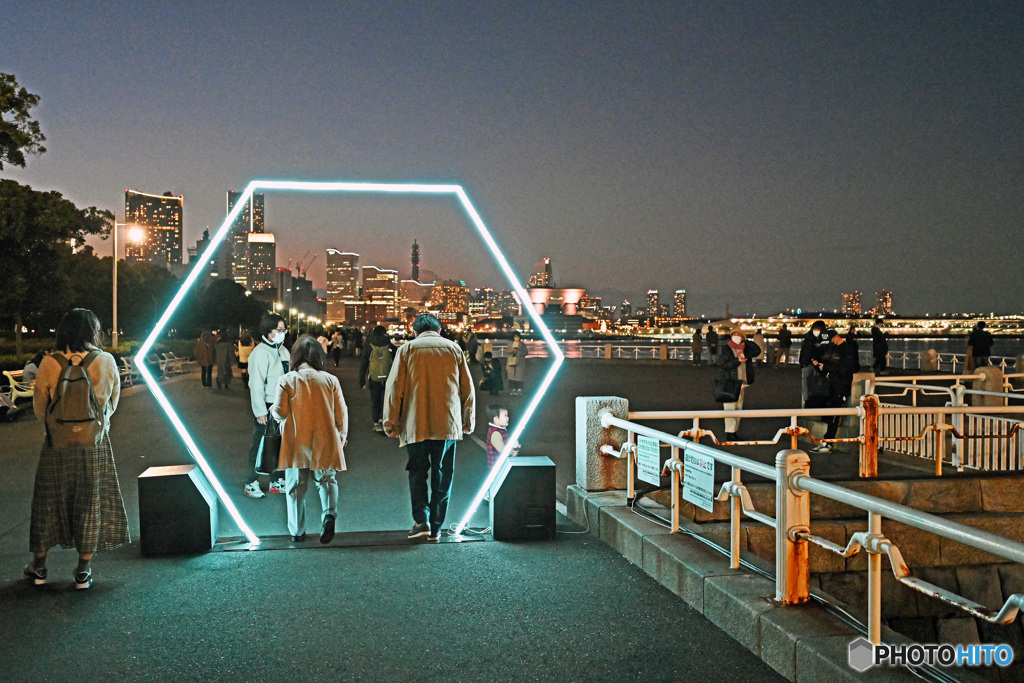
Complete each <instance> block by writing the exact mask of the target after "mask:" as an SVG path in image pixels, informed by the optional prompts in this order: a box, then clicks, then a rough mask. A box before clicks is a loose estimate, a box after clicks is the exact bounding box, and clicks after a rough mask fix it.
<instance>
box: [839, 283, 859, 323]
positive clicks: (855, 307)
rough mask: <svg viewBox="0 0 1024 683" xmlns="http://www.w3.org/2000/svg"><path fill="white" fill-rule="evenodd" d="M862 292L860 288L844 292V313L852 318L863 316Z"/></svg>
mask: <svg viewBox="0 0 1024 683" xmlns="http://www.w3.org/2000/svg"><path fill="white" fill-rule="evenodd" d="M861 310H862V309H861V294H860V292H859V291H858V290H854V291H852V292H843V315H847V316H850V317H852V318H859V317H860V316H861Z"/></svg>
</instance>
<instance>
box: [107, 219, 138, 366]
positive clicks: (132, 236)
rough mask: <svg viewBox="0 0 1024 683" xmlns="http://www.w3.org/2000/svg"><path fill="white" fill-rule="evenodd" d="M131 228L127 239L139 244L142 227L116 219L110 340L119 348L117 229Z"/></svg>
mask: <svg viewBox="0 0 1024 683" xmlns="http://www.w3.org/2000/svg"><path fill="white" fill-rule="evenodd" d="M128 227H130V228H131V230H128V231H127V232H125V241H126V242H132V243H133V244H138V243H139V242H141V241H142V237H143V235H142V229H141V228H139V227H138V226H137V225H135V223H118V222H117V219H116V218H115V219H114V229H113V232H114V316H113V318H114V319H113V323H114V329H113V331H112V332H111V333H110V341H111V344H112V345H113V346H114V348H115V349H116V348H117V229H118V228H128Z"/></svg>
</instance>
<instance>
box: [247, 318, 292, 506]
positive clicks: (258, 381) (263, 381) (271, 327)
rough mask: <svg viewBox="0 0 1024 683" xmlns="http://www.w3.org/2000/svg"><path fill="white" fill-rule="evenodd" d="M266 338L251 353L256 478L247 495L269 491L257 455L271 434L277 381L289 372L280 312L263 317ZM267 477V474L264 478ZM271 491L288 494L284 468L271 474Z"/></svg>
mask: <svg viewBox="0 0 1024 683" xmlns="http://www.w3.org/2000/svg"><path fill="white" fill-rule="evenodd" d="M260 335H261V336H262V339H261V340H260V343H259V344H257V345H256V348H255V349H253V350H252V353H250V354H249V400H250V403H251V404H252V414H253V417H254V418H255V422H254V423H253V430H252V446H250V448H249V471H250V472H251V473H252V476H254V477H255V478H254V479H253V480H252V481H251V482H249V483H247V484H246V485H245V495H247V496H249V497H250V498H262V497H263V496H264V495H265V494H264V492H263V488H262V487H261V486H260V475H258V474H257V473H256V456H257V455H259V452H260V445H261V444H262V443H263V436H264V435H265V434H266V433H267V420H268V419H269V414H270V407H271V406H272V405H274V399H276V398H277V383H278V380H280V379H281V376H282V375H284V373H286V372H288V363H289V362H290V358H289V356H288V349H286V348H284V335H285V325H284V318H282V317H281V316H279V315H277V314H276V313H267V314H266V315H264V316H263V318H262V320H260ZM264 478H265V479H266V478H267V477H264ZM269 479H271V480H272V481H270V484H269V486H268V490H269V491H270V492H271V493H284V491H285V480H284V476H283V473H282V472H280V471H277V472H274V473H273V474H271V475H269Z"/></svg>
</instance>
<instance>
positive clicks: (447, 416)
mask: <svg viewBox="0 0 1024 683" xmlns="http://www.w3.org/2000/svg"><path fill="white" fill-rule="evenodd" d="M475 402H476V394H475V392H474V390H473V378H472V376H471V375H470V374H469V365H468V364H467V363H466V356H465V354H463V353H462V349H461V348H459V345H458V344H456V343H455V342H453V341H449V340H447V339H445V338H444V337H442V336H441V335H439V334H438V333H437V332H423V333H421V334H420V335H419V336H418V337H416V338H415V339H413V340H412V341H410V342H406V343H405V344H403V345H402V346H400V347H399V348H398V351H397V352H396V353H395V361H394V364H393V365H392V366H391V374H389V375H388V382H387V385H386V386H385V388H384V431H385V432H387V433H388V434H394V433H396V432H397V433H398V439H399V445H400V446H405V445H406V444H410V443H417V442H420V441H426V440H427V439H438V440H443V439H452V440H457V439H461V438H462V434H463V431H464V430H465V431H466V432H472V431H473V428H474V426H475V424H476V411H475V407H474V406H475Z"/></svg>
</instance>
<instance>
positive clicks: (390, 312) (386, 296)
mask: <svg viewBox="0 0 1024 683" xmlns="http://www.w3.org/2000/svg"><path fill="white" fill-rule="evenodd" d="M362 271H363V301H364V302H365V303H366V304H367V305H368V306H381V307H383V308H382V310H384V311H385V312H386V313H387V317H388V318H396V319H397V318H398V317H399V315H400V313H401V306H400V303H399V297H398V295H399V289H398V271H397V270H386V269H383V268H377V267H376V266H363V268H362Z"/></svg>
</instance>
